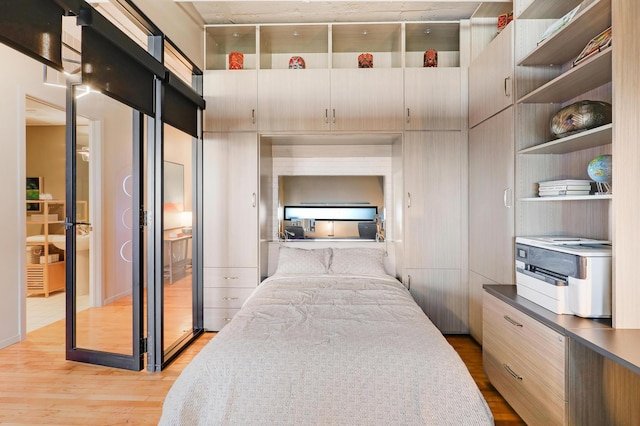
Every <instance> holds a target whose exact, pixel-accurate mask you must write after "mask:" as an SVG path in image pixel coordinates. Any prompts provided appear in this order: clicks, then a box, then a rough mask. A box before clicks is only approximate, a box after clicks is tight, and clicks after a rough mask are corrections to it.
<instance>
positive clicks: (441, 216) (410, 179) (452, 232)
mask: <svg viewBox="0 0 640 426" xmlns="http://www.w3.org/2000/svg"><path fill="white" fill-rule="evenodd" d="M461 147H462V136H461V133H460V132H456V131H451V132H406V133H405V141H404V181H405V194H404V197H405V209H404V210H405V222H404V224H405V225H404V226H405V258H404V262H405V267H407V268H460V267H461V262H462V260H461V251H462V241H461V240H462V236H461V233H462V230H461V228H462V199H461V197H462V192H461V191H462V188H461V186H462V182H461V176H462V170H461V167H462V166H461V161H462V159H461V155H462V154H461V149H462V148H461Z"/></svg>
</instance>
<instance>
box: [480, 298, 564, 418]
mask: <svg viewBox="0 0 640 426" xmlns="http://www.w3.org/2000/svg"><path fill="white" fill-rule="evenodd" d="M483 306H484V312H483V317H484V336H483V363H484V367H485V371H486V372H487V376H488V377H489V380H491V383H492V384H493V385H494V386H495V387H496V389H497V390H498V391H499V392H500V393H501V394H502V395H503V396H504V398H505V399H506V400H507V402H509V404H510V405H511V406H512V407H513V408H514V409H515V410H516V411H517V412H518V414H519V415H520V416H521V417H522V418H523V420H524V421H525V422H527V424H532V425H534V424H536V425H547V424H554V425H562V424H565V412H566V407H565V406H566V394H565V358H566V344H565V341H566V339H565V336H564V335H562V334H559V333H557V332H555V331H553V330H552V329H550V328H549V327H547V326H545V325H543V324H541V323H539V322H538V321H536V320H534V319H533V318H531V317H529V316H528V315H526V314H524V313H522V312H521V311H519V310H517V309H515V308H513V307H512V306H510V305H508V304H507V303H505V302H503V301H501V300H499V299H497V298H496V297H494V296H491V295H489V294H487V293H485V294H484V302H483Z"/></svg>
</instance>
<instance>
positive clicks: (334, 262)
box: [329, 248, 389, 275]
mask: <svg viewBox="0 0 640 426" xmlns="http://www.w3.org/2000/svg"><path fill="white" fill-rule="evenodd" d="M329 272H330V273H332V274H350V275H389V274H387V271H386V270H385V269H384V252H383V251H382V250H381V249H377V248H340V249H338V248H334V249H333V256H332V257H331V266H330V267H329Z"/></svg>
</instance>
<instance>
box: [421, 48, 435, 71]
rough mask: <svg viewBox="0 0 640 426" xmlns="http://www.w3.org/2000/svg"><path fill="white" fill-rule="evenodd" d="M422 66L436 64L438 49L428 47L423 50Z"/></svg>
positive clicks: (433, 65)
mask: <svg viewBox="0 0 640 426" xmlns="http://www.w3.org/2000/svg"><path fill="white" fill-rule="evenodd" d="M424 66H425V67H437V66H438V51H437V50H435V49H429V50H427V51H426V52H424Z"/></svg>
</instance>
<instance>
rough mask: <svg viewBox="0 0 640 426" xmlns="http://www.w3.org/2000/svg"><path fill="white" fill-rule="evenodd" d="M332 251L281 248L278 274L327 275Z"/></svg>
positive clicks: (324, 249)
mask: <svg viewBox="0 0 640 426" xmlns="http://www.w3.org/2000/svg"><path fill="white" fill-rule="evenodd" d="M330 259H331V249H329V248H323V249H300V248H294V247H286V246H281V247H280V254H279V256H278V268H277V269H276V274H326V273H328V270H329V260H330Z"/></svg>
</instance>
